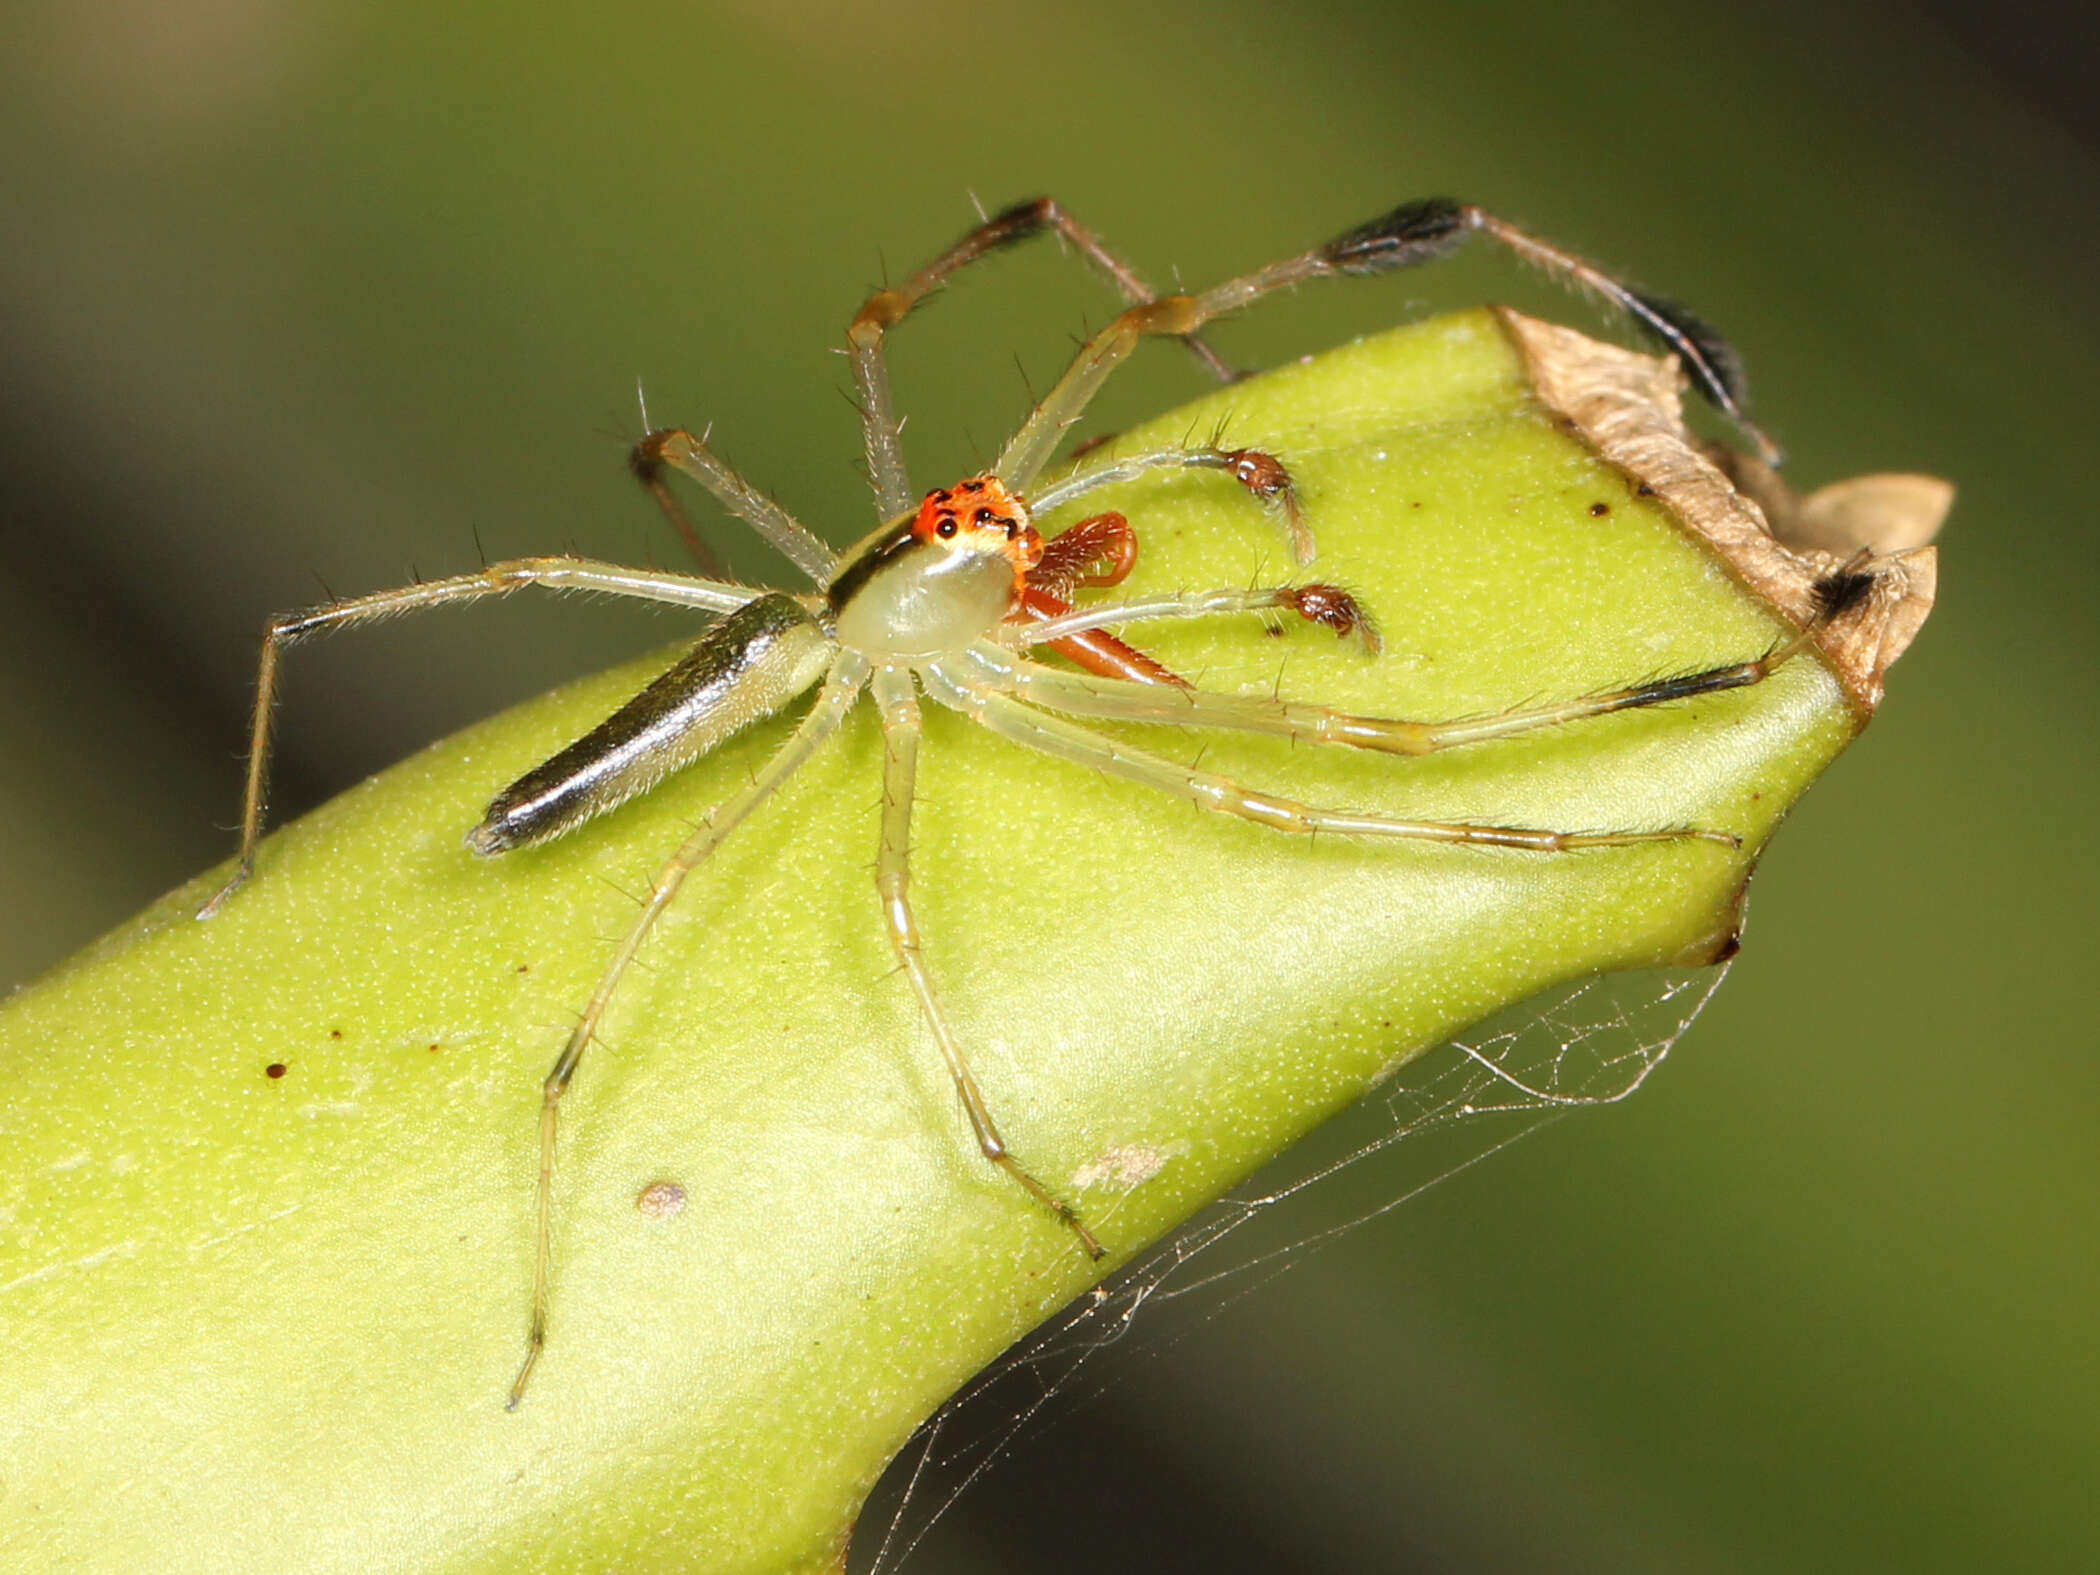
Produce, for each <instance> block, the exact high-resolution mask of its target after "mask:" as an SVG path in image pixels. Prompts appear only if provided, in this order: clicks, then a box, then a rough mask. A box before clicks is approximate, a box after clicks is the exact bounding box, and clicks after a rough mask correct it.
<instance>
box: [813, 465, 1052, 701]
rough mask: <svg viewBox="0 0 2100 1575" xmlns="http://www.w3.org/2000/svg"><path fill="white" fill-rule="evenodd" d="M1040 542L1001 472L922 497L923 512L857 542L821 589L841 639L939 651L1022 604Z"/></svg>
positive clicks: (899, 652) (894, 650) (863, 646)
mask: <svg viewBox="0 0 2100 1575" xmlns="http://www.w3.org/2000/svg"><path fill="white" fill-rule="evenodd" d="M1042 557H1043V538H1042V534H1041V533H1040V532H1039V531H1037V530H1036V528H1035V526H1034V525H1033V524H1032V523H1031V522H1030V519H1029V512H1028V504H1027V502H1026V501H1025V500H1024V499H1022V498H1021V497H1020V496H1019V495H1017V494H1016V493H1014V492H1013V491H1012V490H1010V489H1009V488H1008V487H1007V486H1006V484H1005V483H1004V482H1002V481H1001V480H1000V479H999V478H998V477H997V476H972V477H970V478H969V479H968V480H967V481H959V482H957V483H956V484H955V485H954V486H952V487H941V488H938V489H936V490H935V491H932V492H929V493H927V494H926V500H925V501H924V502H923V503H921V504H920V505H919V511H918V512H917V513H916V514H914V515H911V516H910V517H909V518H904V519H899V520H896V521H894V522H892V523H891V524H888V525H885V526H883V527H882V528H881V529H879V530H877V531H876V532H875V533H874V534H873V535H871V536H869V537H867V538H866V539H865V540H863V541H862V542H861V543H860V545H859V546H858V547H856V548H855V549H854V550H853V551H852V552H851V553H850V554H848V556H847V558H846V561H845V563H844V565H843V566H842V567H841V568H840V569H839V571H838V573H837V574H836V575H835V576H834V577H833V579H832V581H831V583H830V585H828V586H827V587H825V598H826V600H827V601H828V602H829V603H830V610H831V616H832V622H833V628H834V629H835V630H836V632H837V634H838V638H839V641H840V643H841V644H844V645H848V646H851V647H853V648H854V649H856V650H859V651H864V652H866V653H868V654H869V655H884V656H894V657H903V658H907V659H908V658H912V657H927V656H936V655H938V654H939V653H941V652H943V651H952V650H954V649H956V648H957V647H958V646H960V645H965V644H967V643H968V642H969V641H971V640H974V639H977V638H979V637H981V636H983V635H986V634H989V633H990V632H991V631H992V630H993V629H994V628H995V627H997V626H998V625H999V624H1000V623H1001V622H1002V621H1004V620H1005V619H1006V618H1007V617H1008V615H1010V614H1011V613H1013V612H1014V611H1015V609H1017V608H1018V607H1019V606H1020V605H1021V601H1022V597H1023V596H1024V594H1025V593H1026V591H1027V588H1028V571H1029V570H1031V569H1033V568H1034V567H1035V566H1036V565H1037V564H1038V563H1040V562H1041V561H1042Z"/></svg>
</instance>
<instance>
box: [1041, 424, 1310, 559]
mask: <svg viewBox="0 0 2100 1575" xmlns="http://www.w3.org/2000/svg"><path fill="white" fill-rule="evenodd" d="M1152 470H1222V471H1223V472H1224V473H1225V474H1226V475H1228V476H1230V477H1231V478H1232V479H1233V480H1234V481H1236V482H1238V483H1239V484H1240V485H1241V486H1242V487H1244V488H1246V490H1247V491H1248V492H1250V493H1252V494H1253V495H1254V497H1255V498H1257V499H1258V500H1260V502H1261V505H1262V507H1263V509H1264V510H1266V511H1267V512H1268V514H1269V515H1270V517H1271V518H1273V519H1274V520H1276V522H1277V523H1278V524H1280V525H1281V526H1282V527H1283V529H1284V531H1285V533H1286V534H1287V535H1288V536H1289V538H1290V543H1291V556H1292V557H1293V558H1295V559H1297V560H1298V562H1300V563H1310V562H1312V560H1313V538H1312V530H1311V529H1310V527H1308V526H1307V525H1306V523H1305V511H1304V509H1303V508H1302V507H1300V505H1299V502H1298V488H1297V485H1296V483H1294V482H1293V481H1292V480H1291V473H1290V471H1289V470H1288V469H1287V468H1285V466H1284V463H1283V461H1282V460H1280V459H1278V458H1277V457H1276V456H1275V455H1274V454H1270V453H1267V452H1265V451H1264V450H1262V449H1258V448H1218V447H1216V446H1214V445H1204V446H1200V447H1196V448H1168V449H1158V450H1155V451H1154V452H1152V453H1149V454H1133V455H1131V456H1130V457H1129V458H1127V459H1119V460H1116V461H1114V462H1113V463H1110V464H1107V465H1101V466H1097V467H1096V468H1094V469H1092V470H1085V471H1080V472H1078V473H1077V474H1074V475H1070V476H1067V477H1065V478H1064V480H1062V481H1058V482H1053V483H1052V484H1051V485H1049V486H1047V487H1039V488H1037V489H1036V490H1035V491H1034V492H1033V493H1031V494H1030V495H1029V499H1028V506H1029V507H1030V508H1032V509H1034V510H1035V511H1036V513H1038V514H1047V513H1049V512H1050V511H1051V510H1052V509H1055V508H1060V507H1062V506H1063V505H1065V504H1067V503H1070V502H1071V501H1072V500H1073V499H1074V498H1082V497H1085V496H1086V495H1087V494H1088V493H1089V492H1092V491H1094V490H1095V489H1096V488H1097V487H1108V486H1113V485H1115V484H1116V483H1117V482H1120V481H1130V480H1133V479H1135V478H1136V477H1138V476H1142V475H1144V474H1145V473H1146V472H1147V471H1152Z"/></svg>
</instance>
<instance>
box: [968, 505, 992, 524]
mask: <svg viewBox="0 0 2100 1575" xmlns="http://www.w3.org/2000/svg"><path fill="white" fill-rule="evenodd" d="M998 517H999V516H998V515H996V514H994V513H993V512H992V511H991V510H990V509H986V508H980V509H979V510H978V511H977V512H976V513H975V514H973V515H972V516H970V523H971V524H972V525H977V526H984V525H989V524H991V523H992V521H993V520H995V519H997V518H998Z"/></svg>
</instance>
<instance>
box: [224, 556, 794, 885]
mask: <svg viewBox="0 0 2100 1575" xmlns="http://www.w3.org/2000/svg"><path fill="white" fill-rule="evenodd" d="M528 585H538V586H544V587H546V588H547V589H549V590H557V591H602V592H604V593H606V594H608V595H612V596H633V597H638V598H640V599H642V600H645V601H658V602H673V603H676V604H677V605H679V606H682V607H698V608H701V609H704V610H705V611H708V612H718V613H719V612H734V611H735V610H736V609H737V608H739V607H741V606H743V605H744V603H746V602H748V601H750V600H751V598H752V597H753V596H755V595H757V594H758V593H757V592H756V591H750V590H746V589H745V588H744V587H742V586H739V585H726V584H723V583H721V582H719V581H715V580H703V579H697V578H695V577H693V576H691V575H683V574H659V573H651V572H646V571H644V570H640V569H627V568H622V567H620V566H619V565H618V564H611V563H592V562H589V561H587V560H585V559H582V558H513V559H510V560H508V561H506V562H503V563H492V564H490V565H489V566H488V567H487V568H485V569H483V570H481V571H480V572H479V573H477V574H456V575H453V576H451V577H450V578H448V579H442V580H431V581H429V582H428V583H427V584H423V585H404V586H401V587H400V588H399V589H396V590H391V591H375V592H373V593H372V594H371V595H369V596H353V597H351V598H349V599H348V600H346V601H340V602H331V603H329V604H328V605H327V606H325V607H310V608H308V609H307V610H306V611H304V612H297V613H290V614H287V615H286V616H284V617H281V618H273V619H271V620H270V622H269V624H268V626H267V627H265V629H264V630H263V646H262V660H261V662H260V664H259V665H258V667H257V670H256V678H255V716H254V720H253V721H252V723H251V724H250V726H249V732H248V780H247V787H246V790H245V791H244V793H243V795H242V799H241V853H240V861H239V862H238V863H237V864H236V865H235V866H234V871H233V874H232V876H231V877H230V878H229V879H228V880H227V882H226V884H225V885H224V886H222V887H220V888H219V890H218V892H217V893H216V894H215V895H214V896H213V897H212V899H211V900H210V901H209V902H207V903H205V905H204V906H203V907H201V908H199V909H198V910H197V917H198V918H200V919H208V918H210V917H211V916H212V915H213V914H215V913H217V912H218V911H219V910H220V909H221V908H222V907H224V906H225V905H226V899H227V898H229V897H231V896H232V895H233V894H234V893H235V892H236V891H238V890H239V889H240V887H241V885H242V883H243V882H244V881H246V880H247V879H248V876H249V873H250V872H251V871H252V870H253V869H254V868H255V845H256V843H257V842H259V841H261V839H262V824H263V805H264V800H265V798H266V796H267V792H268V788H269V779H270V721H271V717H272V716H273V715H274V714H275V711H276V705H277V667H278V653H279V652H281V651H282V650H283V649H284V647H286V646H287V645H290V644H292V643H293V642H294V641H296V640H301V639H304V638H305V637H306V636H307V635H310V634H315V633H318V632H319V631H321V630H323V629H337V628H342V627H345V626H347V625H350V624H359V623H370V622H371V621H373V620H374V619H377V618H391V617H393V616H394V615H395V614H396V613H404V612H414V611H417V610H419V609H421V608H425V607H444V606H449V605H451V604H452V603H455V602H464V601H473V600H475V599H477V598H479V597H483V596H503V595H507V594H508V593H509V592H511V591H515V590H518V589H520V588H522V587H524V586H528Z"/></svg>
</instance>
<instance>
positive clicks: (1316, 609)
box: [995, 582, 1383, 656]
mask: <svg viewBox="0 0 2100 1575" xmlns="http://www.w3.org/2000/svg"><path fill="white" fill-rule="evenodd" d="M1271 611H1280V612H1294V613H1296V614H1298V616H1299V617H1301V618H1303V619H1305V620H1306V621H1307V622H1308V623H1317V624H1321V625H1323V626H1324V627H1326V628H1329V629H1332V630H1333V631H1334V632H1335V633H1336V634H1337V635H1340V636H1343V637H1346V636H1349V635H1352V634H1353V635H1355V636H1356V637H1357V638H1358V639H1359V640H1361V641H1362V642H1363V644H1364V649H1365V650H1367V651H1369V652H1370V653H1371V654H1373V655H1374V656H1375V655H1376V654H1377V653H1378V652H1379V650H1380V649H1382V647H1383V641H1382V640H1381V638H1380V636H1379V633H1378V626H1377V625H1376V624H1375V623H1373V622H1372V620H1371V615H1370V614H1369V613H1367V612H1366V611H1364V609H1363V606H1362V604H1361V603H1359V602H1358V601H1357V599H1356V598H1355V597H1354V596H1352V595H1350V594H1349V592H1347V591H1345V590H1343V589H1342V587H1340V586H1339V585H1325V584H1320V583H1318V582H1315V583H1313V584H1309V585H1266V586H1256V587H1253V588H1244V587H1237V586H1226V587H1225V588H1224V589H1222V590H1215V591H1165V592H1162V593H1160V594H1159V595H1157V596H1146V597H1140V598H1136V599H1134V600H1131V601H1125V602H1096V603H1094V604H1093V605H1091V606H1088V607H1075V608H1073V609H1072V610H1071V611H1069V612H1063V613H1059V614H1057V615H1056V616H1055V617H1051V618H1046V619H1043V620H1041V621H1039V622H1032V623H1031V622H1020V621H1015V622H1010V623H1006V624H1002V625H1001V626H1000V627H999V629H998V631H997V633H996V636H995V638H996V639H997V640H998V641H999V642H1000V643H1001V644H1004V645H1009V646H1019V645H1049V644H1054V643H1055V642H1057V641H1060V640H1064V639H1067V638H1069V637H1070V636H1072V635H1076V634H1080V633H1083V632H1084V631H1086V630H1088V629H1098V628H1100V627H1102V626H1103V625H1106V624H1117V625H1121V624H1128V623H1143V622H1147V621H1152V620H1158V619H1164V618H1210V617H1215V616H1217V615H1219V614H1223V613H1244V612H1271Z"/></svg>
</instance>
